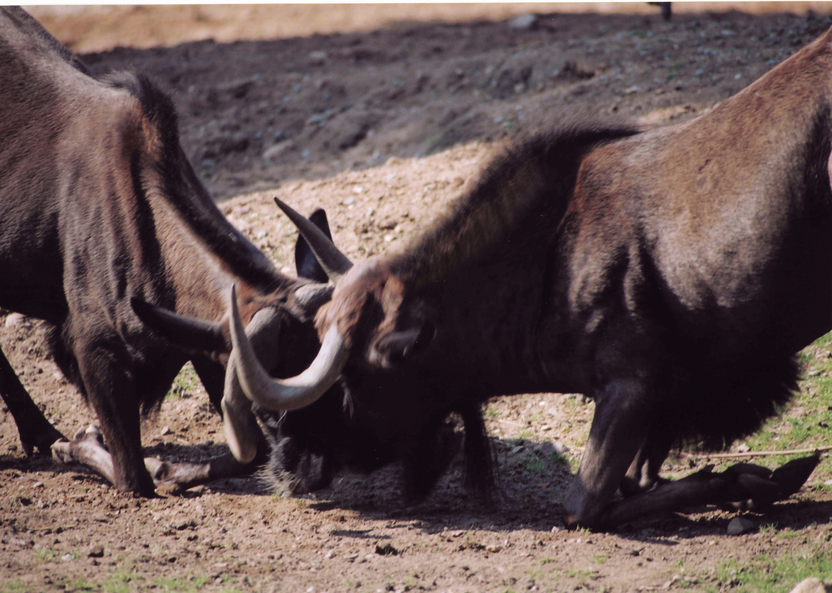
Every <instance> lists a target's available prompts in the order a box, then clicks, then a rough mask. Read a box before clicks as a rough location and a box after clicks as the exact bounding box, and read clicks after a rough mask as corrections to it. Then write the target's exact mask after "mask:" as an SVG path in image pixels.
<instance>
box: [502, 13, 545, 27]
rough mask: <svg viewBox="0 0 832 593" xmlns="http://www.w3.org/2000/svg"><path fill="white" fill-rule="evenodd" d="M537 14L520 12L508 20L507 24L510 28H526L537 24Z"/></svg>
mask: <svg viewBox="0 0 832 593" xmlns="http://www.w3.org/2000/svg"><path fill="white" fill-rule="evenodd" d="M537 21H538V18H537V15H534V14H521V15H520V16H516V17H514V18H513V19H511V20H510V21H509V22H508V26H509V27H511V28H512V29H520V30H528V29H533V28H535V27H536V26H537Z"/></svg>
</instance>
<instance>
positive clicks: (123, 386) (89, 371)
mask: <svg viewBox="0 0 832 593" xmlns="http://www.w3.org/2000/svg"><path fill="white" fill-rule="evenodd" d="M79 333H80V332H79ZM75 351H76V355H77V359H78V366H79V370H80V373H81V379H82V381H83V387H84V390H85V392H86V394H87V398H88V401H89V403H90V405H91V406H92V408H93V410H95V414H96V416H97V417H98V421H99V423H100V426H101V432H102V433H103V434H104V440H105V441H106V442H107V446H108V447H109V451H110V455H111V456H112V473H111V474H110V475H108V476H107V479H109V480H110V481H111V482H112V483H113V485H114V486H115V487H116V488H117V489H118V490H120V491H122V492H132V493H133V494H134V495H138V496H148V497H152V496H154V495H155V493H156V489H155V487H154V484H153V480H152V479H151V477H150V473H149V472H148V471H147V468H146V467H145V464H144V457H143V456H142V439H141V427H140V422H139V420H140V417H139V398H138V394H137V393H136V380H135V377H134V376H133V373H134V372H135V370H134V369H133V366H132V364H131V358H130V355H129V354H128V353H127V352H126V351H125V350H124V348H123V346H122V345H121V344H120V343H117V342H115V341H111V340H106V339H92V340H90V342H89V343H87V344H77V345H76V348H75Z"/></svg>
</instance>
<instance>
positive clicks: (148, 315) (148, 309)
mask: <svg viewBox="0 0 832 593" xmlns="http://www.w3.org/2000/svg"><path fill="white" fill-rule="evenodd" d="M130 305H131V306H132V307H133V311H134V312H135V313H136V315H138V317H139V319H141V320H142V322H144V323H145V324H147V325H148V326H149V327H150V328H151V329H153V331H155V332H158V333H160V334H162V335H163V336H164V337H165V338H167V339H168V340H170V341H171V342H173V343H174V344H176V345H177V346H179V347H181V348H186V349H189V350H202V351H212V352H228V351H229V350H230V347H229V346H230V345H229V344H228V343H227V342H226V338H225V336H224V335H223V333H222V324H220V323H213V322H211V321H203V320H202V319H196V318H194V317H188V316H187V315H180V314H178V313H174V312H173V311H169V310H167V309H165V308H163V307H158V306H156V305H151V304H150V303H146V302H145V301H142V300H140V299H138V298H136V297H133V298H131V299H130Z"/></svg>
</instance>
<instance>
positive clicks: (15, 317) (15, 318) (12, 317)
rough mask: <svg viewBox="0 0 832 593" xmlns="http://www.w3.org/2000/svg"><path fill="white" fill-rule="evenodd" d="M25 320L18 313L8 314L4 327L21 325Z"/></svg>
mask: <svg viewBox="0 0 832 593" xmlns="http://www.w3.org/2000/svg"><path fill="white" fill-rule="evenodd" d="M25 320H26V317H25V316H24V315H21V314H20V313H10V314H9V315H8V317H6V327H15V326H16V325H21V324H22V323H23V322H24V321H25Z"/></svg>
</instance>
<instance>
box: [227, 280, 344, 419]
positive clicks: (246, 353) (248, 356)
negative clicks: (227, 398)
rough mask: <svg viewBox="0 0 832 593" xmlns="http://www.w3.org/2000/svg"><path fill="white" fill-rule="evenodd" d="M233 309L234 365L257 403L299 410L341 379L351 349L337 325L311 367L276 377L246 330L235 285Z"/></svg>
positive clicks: (244, 387)
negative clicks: (264, 365) (260, 358)
mask: <svg viewBox="0 0 832 593" xmlns="http://www.w3.org/2000/svg"><path fill="white" fill-rule="evenodd" d="M229 309H230V322H231V339H232V342H233V344H234V349H233V350H232V352H231V358H232V360H233V367H234V369H235V371H236V374H237V378H238V379H239V381H240V386H241V387H242V388H243V392H244V393H245V394H246V396H247V397H248V398H249V399H250V400H251V401H253V402H254V403H256V404H257V405H259V406H261V407H263V408H265V409H267V410H273V411H278V410H297V409H298V408H303V407H305V406H308V405H309V404H311V403H313V402H314V401H316V400H317V399H318V398H319V397H321V396H322V395H323V394H324V392H326V390H327V389H329V388H330V387H331V386H332V385H333V384H334V383H335V381H336V380H337V379H338V375H339V374H340V373H341V370H342V369H343V368H344V364H345V363H346V361H347V356H348V355H349V349H348V348H347V346H346V344H345V343H344V340H343V338H342V337H341V335H340V334H339V333H338V331H337V330H336V329H335V327H333V328H331V329H330V330H329V331H328V332H327V334H326V336H324V341H323V344H321V349H320V351H319V352H318V356H317V357H315V360H314V361H312V364H311V365H310V366H309V368H308V369H306V370H305V371H304V372H302V373H301V374H300V375H298V376H297V377H292V378H290V379H273V378H271V377H270V376H269V374H268V373H267V372H266V370H265V369H264V368H263V367H262V365H261V364H260V361H259V360H258V359H257V356H256V355H255V353H254V348H252V346H251V343H250V342H249V340H248V337H247V336H246V334H245V331H244V330H243V324H242V322H241V321H240V313H239V311H238V309H237V297H236V292H235V290H234V287H233V286H232V287H231V297H230V302H229ZM229 368H231V362H229Z"/></svg>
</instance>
